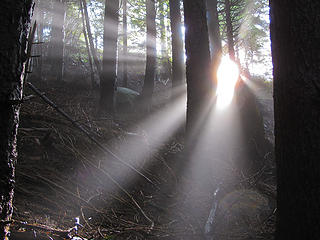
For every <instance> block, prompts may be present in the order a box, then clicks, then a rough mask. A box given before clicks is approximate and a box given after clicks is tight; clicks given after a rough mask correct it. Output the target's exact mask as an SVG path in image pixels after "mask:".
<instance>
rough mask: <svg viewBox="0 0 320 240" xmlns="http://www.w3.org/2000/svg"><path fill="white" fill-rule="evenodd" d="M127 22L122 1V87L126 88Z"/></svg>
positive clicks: (124, 3) (125, 3) (125, 1)
mask: <svg viewBox="0 0 320 240" xmlns="http://www.w3.org/2000/svg"><path fill="white" fill-rule="evenodd" d="M127 28H128V22H127V0H123V55H122V58H123V86H124V87H128V31H127Z"/></svg>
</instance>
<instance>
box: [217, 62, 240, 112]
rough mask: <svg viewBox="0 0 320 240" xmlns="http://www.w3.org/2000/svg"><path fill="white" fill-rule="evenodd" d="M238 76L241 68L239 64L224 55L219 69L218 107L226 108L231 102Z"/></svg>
mask: <svg viewBox="0 0 320 240" xmlns="http://www.w3.org/2000/svg"><path fill="white" fill-rule="evenodd" d="M238 77H239V68H238V66H237V64H236V63H235V62H234V61H232V60H231V59H230V58H229V57H223V58H222V60H221V63H220V66H219V69H218V86H217V107H218V109H224V108H226V107H227V106H228V105H229V104H230V103H231V101H232V99H233V95H234V90H235V86H236V83H237V80H238Z"/></svg>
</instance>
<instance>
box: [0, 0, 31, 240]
mask: <svg viewBox="0 0 320 240" xmlns="http://www.w3.org/2000/svg"><path fill="white" fill-rule="evenodd" d="M32 5H33V1H32V0H15V1H12V0H2V1H0V22H1V25H0V40H1V48H0V61H1V62H0V112H1V114H0V133H1V134H0V220H1V221H8V220H10V219H11V216H12V211H13V208H12V200H13V193H14V182H15V177H14V176H15V164H16V161H17V151H16V147H17V130H18V124H19V110H20V104H19V100H21V99H22V94H23V83H22V79H23V77H22V75H23V72H24V65H25V64H24V62H25V60H26V55H25V50H26V39H27V34H28V29H29V23H30V18H31V14H32ZM8 230H9V228H8V225H6V226H3V225H2V224H1V225H0V239H7V234H8Z"/></svg>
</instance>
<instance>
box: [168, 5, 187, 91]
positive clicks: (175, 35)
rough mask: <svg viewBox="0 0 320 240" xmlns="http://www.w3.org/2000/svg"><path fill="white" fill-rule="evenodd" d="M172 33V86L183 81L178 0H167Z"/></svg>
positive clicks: (182, 54) (182, 53)
mask: <svg viewBox="0 0 320 240" xmlns="http://www.w3.org/2000/svg"><path fill="white" fill-rule="evenodd" d="M169 4H170V23H171V34H172V87H173V88H175V87H177V86H179V85H181V84H182V83H183V75H184V69H183V66H184V50H183V40H182V29H181V26H182V25H181V12H180V0H169Z"/></svg>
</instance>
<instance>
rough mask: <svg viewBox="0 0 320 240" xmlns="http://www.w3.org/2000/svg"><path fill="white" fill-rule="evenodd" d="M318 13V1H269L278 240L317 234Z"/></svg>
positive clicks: (319, 194)
mask: <svg viewBox="0 0 320 240" xmlns="http://www.w3.org/2000/svg"><path fill="white" fill-rule="evenodd" d="M319 13H320V2H319V1H313V0H290V1H289V0H282V1H276V0H271V1H270V18H271V41H272V59H273V75H274V101H275V103H274V110H275V148H276V149H275V152H276V163H277V180H278V194H277V214H278V215H277V230H276V239H279V240H280V239H281V240H283V239H305V240H312V239H318V238H319V235H320V215H319V212H320V186H319V184H320V161H319V159H320V157H319V156H320V124H319V122H320V107H319V106H320V81H319V76H320V68H319V66H320V47H319V42H320V18H319Z"/></svg>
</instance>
